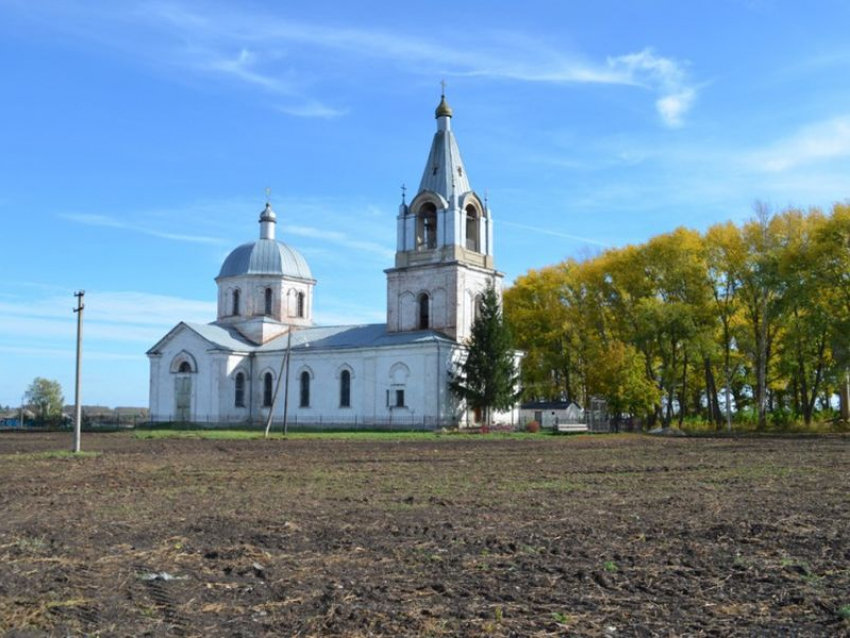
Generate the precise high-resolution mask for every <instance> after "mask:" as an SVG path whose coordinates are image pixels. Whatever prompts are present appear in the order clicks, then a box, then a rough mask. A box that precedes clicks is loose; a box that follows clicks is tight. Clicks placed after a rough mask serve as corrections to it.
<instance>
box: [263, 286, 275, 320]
mask: <svg viewBox="0 0 850 638" xmlns="http://www.w3.org/2000/svg"><path fill="white" fill-rule="evenodd" d="M273 298H274V293H273V292H272V289H271V288H266V307H265V311H266V312H265V314H266V316H267V317H268V316H271V314H272V300H273Z"/></svg>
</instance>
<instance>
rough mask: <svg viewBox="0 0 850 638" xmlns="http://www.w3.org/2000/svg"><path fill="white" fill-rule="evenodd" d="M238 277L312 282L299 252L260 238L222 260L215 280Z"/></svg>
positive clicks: (311, 277) (271, 240)
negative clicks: (283, 278) (306, 280)
mask: <svg viewBox="0 0 850 638" xmlns="http://www.w3.org/2000/svg"><path fill="white" fill-rule="evenodd" d="M241 275H277V276H283V277H294V278H296V279H313V274H312V273H311V272H310V267H309V266H308V265H307V261H306V260H305V259H304V257H303V256H302V255H301V253H299V252H298V251H297V250H295V249H294V248H290V247H289V246H287V245H286V244H284V243H281V242H279V241H276V240H274V239H260V240H258V241H255V242H250V243H247V244H242V245H241V246H239V247H238V248H236V249H235V250H234V251H233V252H232V253H230V254H229V255H228V256H227V259H225V260H224V263H223V264H222V265H221V272H219V273H218V277H216V279H221V278H223V277H239V276H241Z"/></svg>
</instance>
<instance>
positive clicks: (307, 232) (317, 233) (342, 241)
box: [286, 226, 395, 259]
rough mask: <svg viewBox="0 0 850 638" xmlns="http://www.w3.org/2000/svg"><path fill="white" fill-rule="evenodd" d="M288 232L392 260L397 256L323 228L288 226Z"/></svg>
mask: <svg viewBox="0 0 850 638" xmlns="http://www.w3.org/2000/svg"><path fill="white" fill-rule="evenodd" d="M286 232H288V233H291V234H293V235H298V236H300V237H312V238H316V239H322V240H324V241H328V242H330V243H332V244H337V245H339V246H345V247H346V248H354V249H356V250H362V251H365V252H370V253H374V254H376V255H379V256H381V257H385V258H388V259H389V258H392V257H393V255H395V250H394V249H391V248H389V247H387V246H382V245H381V244H376V243H374V242H370V241H363V240H360V239H355V238H353V237H351V236H350V235H347V234H345V233H341V232H339V231H334V230H326V229H323V228H312V227H310V226H287V227H286Z"/></svg>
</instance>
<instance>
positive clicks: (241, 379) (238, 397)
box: [233, 372, 245, 408]
mask: <svg viewBox="0 0 850 638" xmlns="http://www.w3.org/2000/svg"><path fill="white" fill-rule="evenodd" d="M234 389H235V392H234V397H233V405H235V406H236V407H237V408H244V407H245V375H244V374H243V373H241V372H237V373H236V379H235V383H234Z"/></svg>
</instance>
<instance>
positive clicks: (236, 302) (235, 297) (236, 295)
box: [230, 288, 239, 316]
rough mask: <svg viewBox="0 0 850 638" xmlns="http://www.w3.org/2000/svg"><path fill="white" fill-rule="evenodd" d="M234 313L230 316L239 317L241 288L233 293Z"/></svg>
mask: <svg viewBox="0 0 850 638" xmlns="http://www.w3.org/2000/svg"><path fill="white" fill-rule="evenodd" d="M232 310H233V312H231V313H230V314H232V315H234V316H235V315H238V314H239V288H237V289H236V290H234V291H233V308H232Z"/></svg>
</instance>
